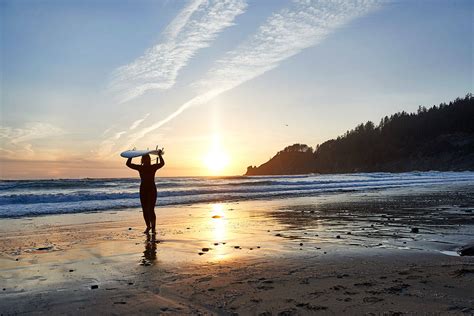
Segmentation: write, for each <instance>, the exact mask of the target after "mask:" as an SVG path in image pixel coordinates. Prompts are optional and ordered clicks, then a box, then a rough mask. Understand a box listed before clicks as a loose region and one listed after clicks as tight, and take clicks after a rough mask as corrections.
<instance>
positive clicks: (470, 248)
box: [458, 243, 474, 256]
mask: <svg viewBox="0 0 474 316" xmlns="http://www.w3.org/2000/svg"><path fill="white" fill-rule="evenodd" d="M458 254H459V255H460V256H474V243H473V244H469V245H466V246H463V247H461V248H459V250H458Z"/></svg>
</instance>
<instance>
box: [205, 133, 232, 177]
mask: <svg viewBox="0 0 474 316" xmlns="http://www.w3.org/2000/svg"><path fill="white" fill-rule="evenodd" d="M204 164H205V165H206V167H207V169H208V170H209V171H210V172H212V173H213V174H218V173H220V172H222V171H223V170H224V169H225V167H227V165H228V164H229V155H228V154H227V153H226V151H225V150H224V149H223V148H222V146H220V138H219V136H218V135H214V137H213V144H212V147H211V149H210V150H209V152H208V153H207V154H206V155H205V156H204Z"/></svg>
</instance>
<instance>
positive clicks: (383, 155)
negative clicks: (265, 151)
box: [246, 94, 474, 175]
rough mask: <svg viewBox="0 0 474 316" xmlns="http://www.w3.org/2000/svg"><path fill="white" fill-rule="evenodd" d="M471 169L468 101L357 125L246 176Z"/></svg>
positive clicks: (472, 130)
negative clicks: (313, 146) (335, 136)
mask: <svg viewBox="0 0 474 316" xmlns="http://www.w3.org/2000/svg"><path fill="white" fill-rule="evenodd" d="M414 170H418V171H427V170H440V171H448V170H452V171H460V170H474V96H473V94H467V95H466V96H465V97H464V98H457V99H456V100H454V101H452V102H449V103H448V104H446V103H442V104H440V105H439V106H433V107H431V108H425V107H422V106H420V107H419V108H418V111H417V112H416V113H407V112H405V111H403V112H399V113H395V114H393V115H391V116H385V117H384V118H382V119H381V120H380V123H379V124H378V125H375V124H374V123H373V122H371V121H368V122H367V123H365V124H359V125H358V126H356V127H355V128H354V129H352V130H349V131H347V132H346V133H345V134H344V135H342V136H339V137H337V138H336V139H331V140H328V141H326V142H324V143H322V144H320V145H319V144H318V145H316V147H315V148H314V149H313V148H312V147H311V146H308V145H305V144H294V145H291V146H288V147H286V148H285V149H283V150H281V151H280V152H278V153H277V154H276V155H275V156H274V157H273V158H271V159H270V160H269V161H267V162H266V163H264V164H262V165H260V166H258V167H255V166H249V167H248V168H247V173H246V175H277V174H278V175H283V174H306V173H352V172H380V171H385V172H405V171H414Z"/></svg>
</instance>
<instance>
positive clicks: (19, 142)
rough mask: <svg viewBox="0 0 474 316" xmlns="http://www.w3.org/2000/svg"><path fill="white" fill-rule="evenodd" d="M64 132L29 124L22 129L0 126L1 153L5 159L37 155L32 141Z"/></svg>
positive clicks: (39, 123) (57, 128) (45, 125)
mask: <svg viewBox="0 0 474 316" xmlns="http://www.w3.org/2000/svg"><path fill="white" fill-rule="evenodd" d="M63 134H64V131H63V130H62V129H61V128H59V127H56V126H54V125H51V124H48V123H41V122H29V123H26V124H25V125H24V126H22V127H10V126H0V144H1V146H2V147H1V148H0V151H1V152H3V153H4V154H5V157H11V156H24V157H26V158H28V157H32V156H33V155H35V154H36V153H35V151H34V150H33V145H32V144H31V142H32V141H35V140H39V139H45V138H49V137H53V136H58V135H63Z"/></svg>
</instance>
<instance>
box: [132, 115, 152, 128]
mask: <svg viewBox="0 0 474 316" xmlns="http://www.w3.org/2000/svg"><path fill="white" fill-rule="evenodd" d="M148 116H150V113H147V114H146V115H145V117H143V118H142V119H139V120H136V121H135V122H133V123H132V125H131V126H130V128H129V129H130V130H134V129H135V128H137V127H138V126H140V124H141V123H143V121H144V120H146V118H147V117H148Z"/></svg>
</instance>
